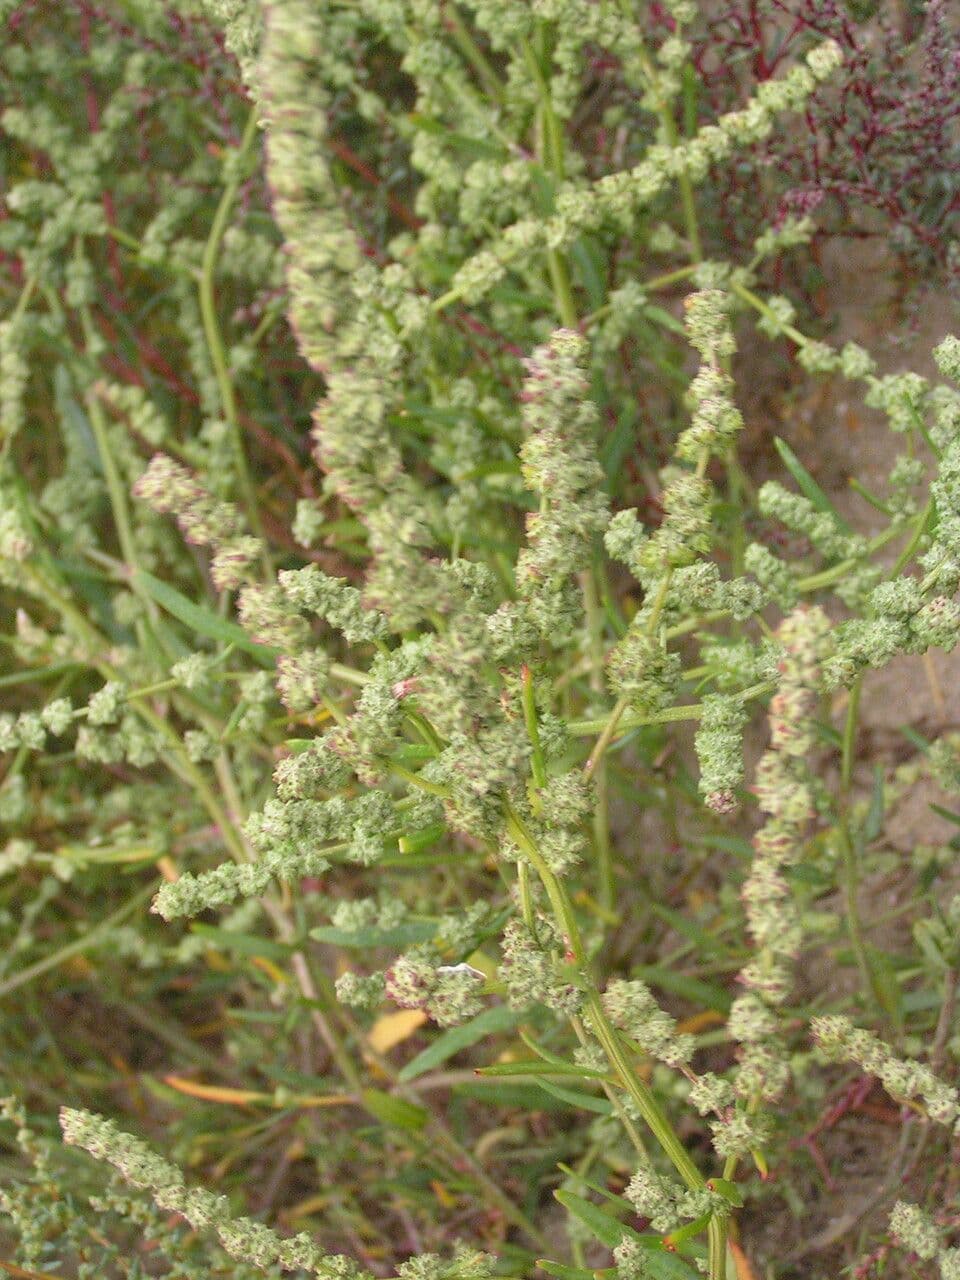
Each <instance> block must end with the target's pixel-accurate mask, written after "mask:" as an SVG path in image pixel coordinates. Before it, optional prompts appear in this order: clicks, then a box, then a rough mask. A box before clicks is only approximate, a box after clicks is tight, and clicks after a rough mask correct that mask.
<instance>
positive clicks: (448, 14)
mask: <svg viewBox="0 0 960 1280" xmlns="http://www.w3.org/2000/svg"><path fill="white" fill-rule="evenodd" d="M444 18H445V20H446V23H447V26H448V27H449V29H450V33H451V35H452V36H453V39H454V43H455V44H456V46H457V48H458V49H459V50H460V52H461V53H462V54H463V56H464V57H465V58H466V60H467V61H468V62H469V63H470V65H471V66H472V67H473V69H474V71H476V73H477V75H478V76H479V78H480V80H481V82H482V83H483V87H484V89H485V90H486V92H487V94H488V95H489V96H490V97H491V98H492V99H493V101H494V102H495V103H496V104H497V105H498V106H502V105H503V103H504V101H505V94H504V89H503V85H502V83H501V81H500V77H499V76H498V75H497V73H496V71H494V69H493V67H492V66H491V65H490V62H489V61H488V59H487V57H486V55H485V54H484V52H483V50H482V49H481V48H480V46H479V45H478V44H477V42H476V40H475V39H474V38H473V35H472V34H471V32H470V29H469V28H468V27H467V25H466V23H465V22H464V20H463V18H461V16H460V14H459V13H458V12H457V7H456V5H455V4H448V5H447V6H446V8H445V10H444Z"/></svg>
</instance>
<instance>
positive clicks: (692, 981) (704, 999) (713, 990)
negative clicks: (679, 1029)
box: [633, 964, 733, 1013]
mask: <svg viewBox="0 0 960 1280" xmlns="http://www.w3.org/2000/svg"><path fill="white" fill-rule="evenodd" d="M633 972H634V973H635V974H636V976H637V977H638V978H642V979H643V980H644V982H649V983H650V985H651V986H652V987H659V988H660V990H661V991H669V992H670V994H671V995H676V996H683V998H684V999H685V1000H689V1001H690V1003H691V1004H695V1005H698V1006H700V1007H701V1008H704V1009H716V1010H717V1011H718V1013H726V1012H727V1011H728V1009H729V1008H730V1005H731V1004H732V1003H733V1001H732V998H731V996H730V993H729V992H728V991H724V989H723V987H718V986H717V985H716V984H715V983H713V982H703V981H702V980H701V979H700V978H688V977H687V975H686V974H683V973H674V971H673V970H672V969H662V968H661V967H660V966H659V965H656V964H642V965H637V966H635V967H634V970H633Z"/></svg>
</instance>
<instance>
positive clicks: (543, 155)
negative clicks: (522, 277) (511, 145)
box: [522, 23, 579, 329]
mask: <svg viewBox="0 0 960 1280" xmlns="http://www.w3.org/2000/svg"><path fill="white" fill-rule="evenodd" d="M538 37H539V38H538V43H539V46H540V51H539V56H538V53H537V52H535V51H534V49H533V48H532V47H531V45H530V43H529V41H527V40H524V41H523V42H522V47H523V56H524V60H525V62H526V64H527V66H528V68H529V69H530V74H531V76H532V77H533V79H534V80H535V81H536V85H537V92H538V95H539V102H538V105H537V155H538V158H539V160H540V163H541V164H542V165H543V166H544V168H546V169H548V170H549V171H550V173H551V174H552V175H553V177H554V179H555V181H556V182H557V183H561V182H563V179H564V174H565V168H566V166H565V161H564V143H563V130H562V129H561V127H560V122H559V120H558V119H557V113H556V112H555V111H554V109H553V97H552V95H551V92H550V82H549V81H548V79H547V77H546V75H545V73H544V69H543V62H542V59H543V58H545V57H546V52H547V31H546V24H545V23H540V24H539V33H538ZM547 268H548V270H549V272H550V283H551V286H552V288H553V297H554V305H555V307H556V311H557V315H558V316H559V318H560V323H561V324H562V325H564V326H566V328H568V329H576V328H577V326H578V324H579V318H578V316H577V305H576V302H575V301H574V297H573V286H572V285H571V283H570V272H569V269H568V267H567V262H566V258H565V257H564V256H563V254H561V253H560V252H559V250H557V249H548V250H547Z"/></svg>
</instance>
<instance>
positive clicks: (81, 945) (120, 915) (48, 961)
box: [0, 883, 155, 999]
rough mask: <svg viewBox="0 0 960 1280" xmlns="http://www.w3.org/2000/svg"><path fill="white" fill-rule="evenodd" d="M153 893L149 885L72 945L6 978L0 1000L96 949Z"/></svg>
mask: <svg viewBox="0 0 960 1280" xmlns="http://www.w3.org/2000/svg"><path fill="white" fill-rule="evenodd" d="M154 891H155V888H154V885H153V884H152V883H151V884H149V885H148V886H147V887H146V888H145V889H141V890H140V891H139V892H137V893H135V894H133V896H132V897H130V898H128V899H127V901H126V902H125V903H124V904H123V906H122V907H120V908H118V909H117V910H116V911H114V913H113V915H110V916H107V918H106V920H104V921H102V922H101V923H100V924H98V925H96V926H94V928H92V929H90V930H89V932H87V933H85V934H84V935H83V936H82V937H80V938H76V939H75V940H74V941H73V942H68V943H67V945H66V946H65V947H60V948H59V949H58V950H57V951H54V952H51V954H50V955H47V956H44V958H43V959H42V960H37V961H36V963H34V964H30V965H27V967H26V968H25V969H20V970H19V971H18V972H17V973H14V974H12V975H11V976H10V977H9V978H7V979H6V981H5V982H0V999H3V997H4V996H8V995H9V994H10V993H11V991H16V990H17V988H18V987H22V986H23V985H24V984H25V983H27V982H32V981H33V979H34V978H39V977H40V976H41V974H44V973H48V972H49V971H50V970H51V969H55V968H57V966H58V965H61V964H63V962H64V960H69V959H70V957H71V956H76V955H79V954H80V953H81V952H82V951H88V950H89V949H90V948H91V947H95V946H97V945H98V944H99V943H100V942H101V941H103V939H105V938H106V937H107V936H108V935H109V934H110V933H111V931H112V930H114V929H116V928H117V927H118V926H119V925H121V924H123V922H124V920H126V919H127V917H128V916H132V915H133V913H134V912H135V911H136V910H137V909H138V908H139V907H142V906H143V904H144V903H145V902H146V900H147V899H148V898H149V897H151V895H152V894H153V893H154Z"/></svg>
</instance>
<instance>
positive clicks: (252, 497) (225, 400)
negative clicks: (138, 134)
mask: <svg viewBox="0 0 960 1280" xmlns="http://www.w3.org/2000/svg"><path fill="white" fill-rule="evenodd" d="M259 113H260V108H259V106H258V105H254V106H253V107H252V108H251V110H250V115H249V116H248V117H247V123H246V127H245V128H244V131H243V137H242V138H241V141H240V147H239V150H238V151H237V153H236V154H235V155H234V157H233V171H232V173H231V175H230V177H229V178H228V180H227V182H226V184H225V185H224V188H223V193H222V194H221V196H220V203H219V204H218V205H217V209H216V213H215V214H214V217H213V222H212V224H211V226H210V234H209V235H208V236H207V241H206V244H205V245H204V248H203V258H202V260H201V264H200V274H199V278H198V289H199V295H200V314H201V316H202V318H203V329H204V334H205V335H206V339H207V347H208V349H209V351H210V359H211V360H212V361H213V369H214V373H215V375H216V379H217V386H218V388H219V391H220V403H221V407H222V409H223V415H224V417H225V419H226V421H227V425H228V426H229V428H230V436H231V439H232V441H233V456H234V465H235V467H236V471H237V482H238V484H239V486H240V491H241V493H242V495H243V502H244V506H245V507H246V510H247V518H248V520H249V521H250V527H251V528H252V529H253V530H254V532H255V533H257V534H258V536H260V537H261V538H262V537H263V527H262V524H261V522H260V512H259V507H258V503H257V495H256V491H255V489H254V487H253V482H252V480H251V477H250V469H249V467H248V466H247V454H246V449H245V448H244V443H243V430H242V428H241V426H240V418H239V414H238V412H237V400H236V395H235V393H234V389H233V379H232V378H231V376H230V367H229V364H228V362H227V354H226V351H225V349H224V344H223V337H222V335H221V333H220V322H219V320H218V317H217V308H216V300H215V298H214V274H215V271H216V265H217V255H218V254H219V252H220V246H221V244H222V242H223V236H224V233H225V232H226V229H227V223H228V221H229V218H230V214H231V212H232V210H233V205H234V202H235V200H236V198H237V192H238V191H239V189H240V183H241V181H242V179H243V167H244V163H245V161H246V159H247V156H248V155H249V153H250V151H251V150H252V149H253V143H254V140H255V139H256V136H257V121H258V117H259ZM264 559H265V568H267V569H268V570H269V567H270V565H269V558H268V556H267V553H266V551H264Z"/></svg>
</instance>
